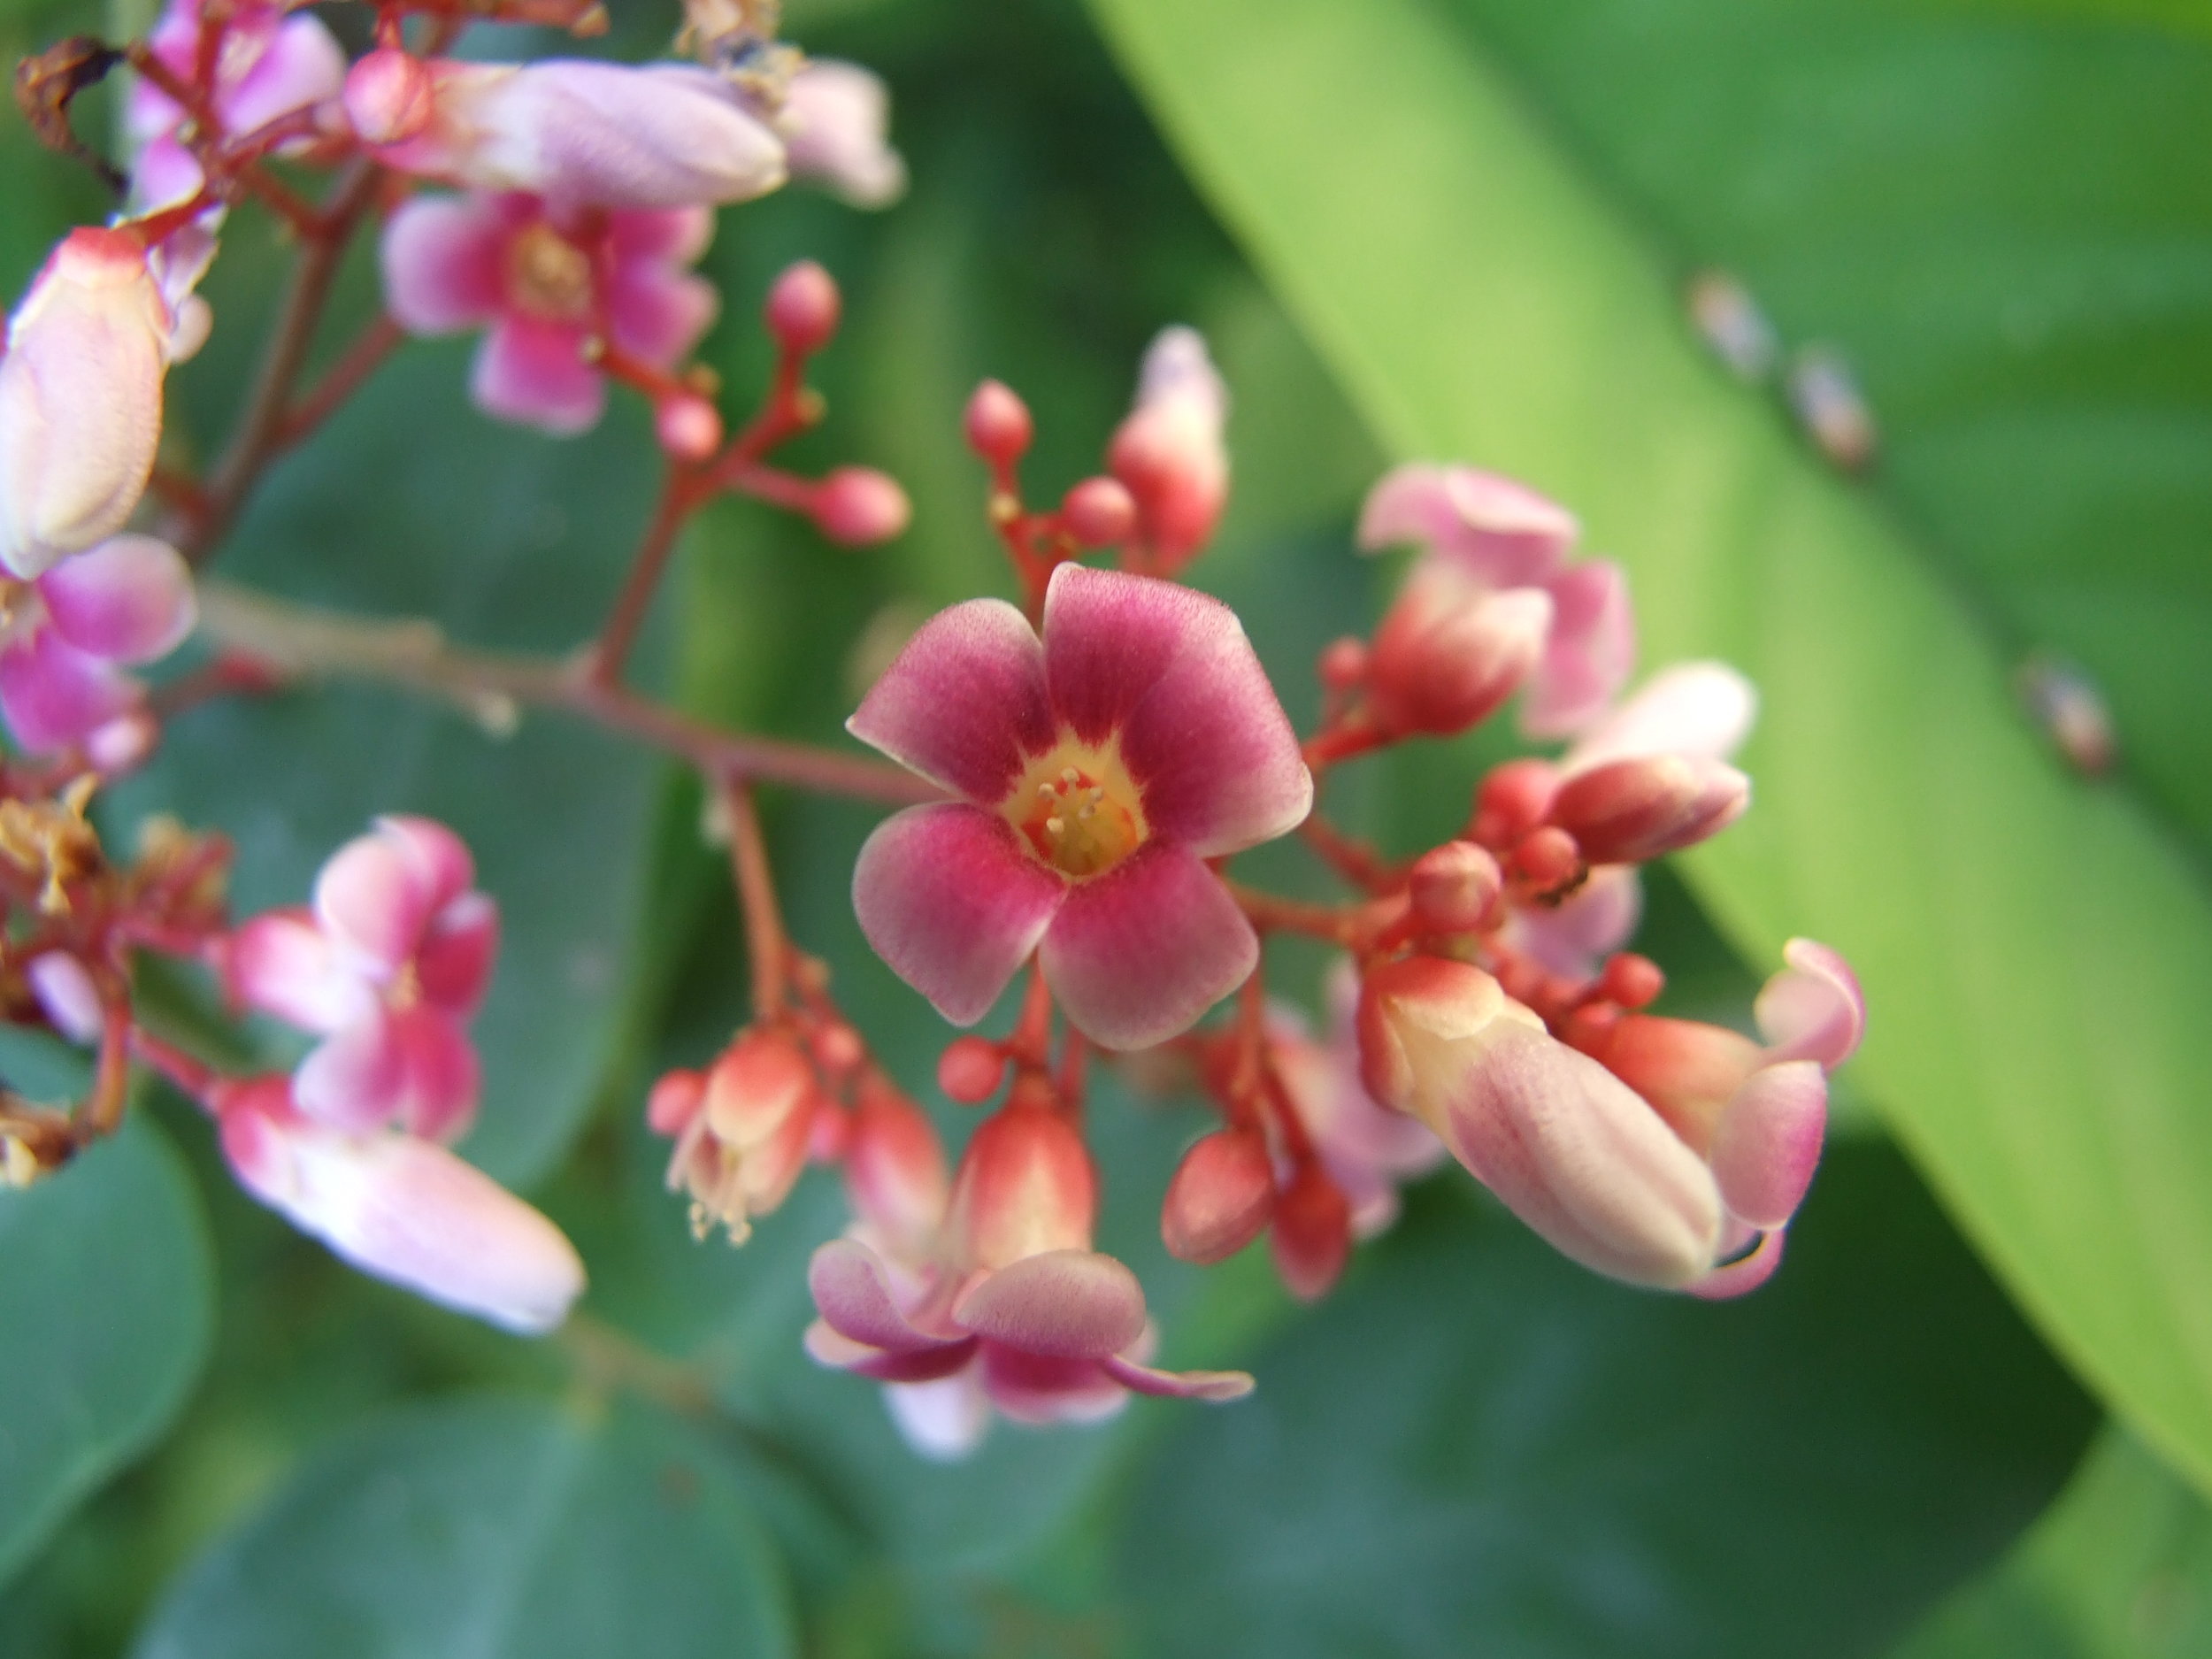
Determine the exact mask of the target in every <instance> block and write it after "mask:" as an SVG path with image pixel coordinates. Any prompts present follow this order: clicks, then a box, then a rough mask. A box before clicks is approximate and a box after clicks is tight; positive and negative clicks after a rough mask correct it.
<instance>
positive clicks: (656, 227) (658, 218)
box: [607, 207, 714, 265]
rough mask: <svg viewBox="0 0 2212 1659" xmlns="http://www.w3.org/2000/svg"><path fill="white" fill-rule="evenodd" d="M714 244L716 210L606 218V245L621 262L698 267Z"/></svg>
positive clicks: (688, 209)
mask: <svg viewBox="0 0 2212 1659" xmlns="http://www.w3.org/2000/svg"><path fill="white" fill-rule="evenodd" d="M713 240H714V210H713V209H712V208H710V207H677V208H667V209H663V210H659V211H628V212H617V213H610V214H608V215H607V242H608V245H609V246H610V247H611V248H612V249H613V250H614V257H615V258H616V259H617V261H618V262H622V263H627V262H628V261H631V260H634V259H645V260H651V261H653V262H654V263H656V264H659V265H693V264H695V263H696V262H697V260H698V258H699V256H700V255H701V254H703V253H704V252H706V250H707V246H708V244H709V243H710V242H713Z"/></svg>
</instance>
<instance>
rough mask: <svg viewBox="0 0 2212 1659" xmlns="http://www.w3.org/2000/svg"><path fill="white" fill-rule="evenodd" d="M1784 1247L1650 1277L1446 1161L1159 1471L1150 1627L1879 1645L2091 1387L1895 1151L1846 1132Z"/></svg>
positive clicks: (1282, 1643)
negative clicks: (1486, 1190) (2069, 1370)
mask: <svg viewBox="0 0 2212 1659" xmlns="http://www.w3.org/2000/svg"><path fill="white" fill-rule="evenodd" d="M1790 1256H1791V1260H1790V1262H1789V1263H1788V1265H1787V1270H1786V1271H1785V1272H1784V1273H1783V1274H1782V1275H1781V1276H1780V1277H1779V1278H1778V1279H1777V1280H1776V1281H1775V1282H1774V1284H1773V1285H1771V1286H1769V1287H1768V1288H1767V1289H1766V1290H1764V1291H1763V1292H1761V1293H1760V1294H1759V1295H1757V1296H1755V1297H1754V1298H1752V1299H1750V1300H1748V1301H1746V1302H1735V1303H1720V1304H1712V1305H1707V1304H1701V1303H1698V1302H1691V1301H1686V1300H1681V1299H1665V1298H1660V1297H1654V1296H1650V1295H1646V1294H1639V1293H1636V1292H1633V1291H1629V1290H1625V1289H1623V1288H1622V1287H1620V1286H1616V1285H1611V1284H1609V1283H1607V1282H1605V1281H1604V1280H1601V1279H1596V1278H1594V1277H1592V1276H1591V1275H1589V1274H1587V1273H1585V1272H1582V1271H1580V1270H1578V1269H1577V1268H1576V1267H1574V1266H1573V1265H1572V1264H1571V1263H1567V1262H1565V1261H1563V1260H1562V1259H1560V1258H1559V1257H1558V1256H1556V1255H1555V1254H1554V1253H1553V1252H1552V1251H1551V1250H1549V1249H1548V1248H1547V1247H1546V1246H1545V1245H1544V1244H1543V1243H1542V1242H1541V1241H1540V1240H1537V1239H1536V1238H1534V1237H1533V1236H1532V1234H1530V1233H1528V1232H1527V1231H1526V1229H1525V1228H1524V1227H1522V1226H1521V1225H1519V1224H1518V1223H1517V1222H1516V1221H1514V1220H1513V1219H1512V1218H1511V1217H1508V1216H1506V1215H1505V1214H1503V1212H1502V1211H1501V1210H1499V1209H1498V1208H1497V1207H1496V1206H1494V1205H1493V1204H1490V1203H1488V1202H1486V1201H1485V1200H1482V1199H1480V1198H1479V1197H1478V1196H1476V1195H1475V1194H1474V1193H1473V1189H1472V1188H1471V1185H1469V1184H1467V1183H1463V1182H1459V1181H1448V1182H1441V1183H1437V1184H1433V1185H1432V1186H1430V1187H1425V1188H1424V1189H1423V1190H1422V1192H1421V1194H1420V1202H1418V1203H1417V1205H1416V1206H1415V1207H1414V1208H1413V1209H1412V1210H1410V1211H1409V1214H1408V1217H1407V1219H1406V1221H1405V1223H1404V1224H1403V1225H1402V1227H1401V1229H1400V1230H1399V1231H1398V1232H1396V1233H1393V1234H1392V1235H1391V1236H1390V1237H1389V1238H1388V1239H1387V1240H1385V1241H1384V1242H1383V1243H1382V1244H1381V1245H1380V1246H1379V1247H1378V1248H1376V1249H1375V1251H1374V1252H1373V1255H1372V1259H1371V1263H1370V1264H1369V1266H1368V1269H1367V1271H1365V1272H1364V1273H1363V1274H1362V1275H1361V1276H1360V1277H1359V1278H1358V1279H1356V1280H1355V1282H1353V1283H1352V1284H1351V1285H1349V1286H1348V1287H1347V1288H1346V1289H1345V1290H1344V1291H1343V1292H1341V1293H1340V1294H1338V1295H1337V1296H1335V1297H1333V1298H1332V1299H1331V1300H1330V1301H1329V1302H1326V1303H1325V1304H1324V1305H1323V1306H1322V1308H1321V1309H1320V1310H1317V1312H1316V1313H1315V1315H1314V1316H1313V1317H1311V1318H1310V1319H1309V1320H1307V1321H1305V1322H1303V1323H1302V1324H1301V1325H1299V1326H1298V1327H1297V1328H1296V1329H1294V1331H1292V1332H1291V1333H1289V1334H1288V1335H1286V1337H1284V1338H1283V1339H1282V1340H1279V1341H1278V1342H1277V1343H1275V1344H1274V1345H1273V1346H1271V1348H1267V1349H1265V1350H1263V1352H1262V1353H1261V1354H1260V1355H1259V1356H1257V1357H1256V1361H1255V1363H1254V1369H1255V1370H1256V1372H1257V1374H1258V1376H1259V1379H1260V1386H1259V1391H1258V1393H1256V1394H1255V1395H1253V1397H1252V1398H1251V1399H1250V1400H1248V1401H1247V1402H1243V1403H1241V1404H1240V1405H1238V1406H1235V1407H1233V1408H1228V1409H1221V1410H1218V1411H1195V1410H1194V1411H1187V1412H1186V1413H1185V1415H1184V1417H1183V1420H1182V1421H1181V1422H1180V1423H1179V1425H1178V1432H1176V1433H1175V1434H1174V1435H1173V1437H1172V1438H1171V1439H1170V1440H1168V1441H1167V1442H1166V1443H1165V1444H1164V1446H1163V1447H1162V1448H1160V1450H1159V1452H1158V1454H1157V1455H1156V1457H1155V1458H1153V1459H1152V1460H1151V1461H1150V1463H1149V1464H1148V1468H1147V1470H1146V1472H1145V1474H1144V1477H1143V1478H1142V1479H1141V1480H1140V1481H1138V1482H1137V1483H1136V1485H1135V1486H1134V1489H1133V1492H1132V1493H1131V1494H1130V1499H1129V1503H1128V1508H1127V1511H1126V1513H1127V1517H1128V1518H1129V1521H1130V1522H1131V1524H1130V1525H1127V1526H1126V1527H1125V1532H1124V1541H1123V1545H1122V1549H1121V1567H1120V1577H1119V1584H1120V1588H1121V1590H1122V1593H1123V1594H1122V1598H1121V1605H1122V1608H1123V1610H1124V1612H1125V1615H1126V1616H1127V1617H1129V1618H1130V1619H1131V1620H1132V1621H1133V1623H1134V1624H1135V1625H1136V1627H1137V1630H1138V1632H1139V1633H1140V1640H1139V1641H1138V1643H1137V1644H1136V1645H1135V1646H1134V1647H1133V1651H1139V1652H1143V1653H1146V1654H1157V1655H1163V1656H1164V1659H1173V1656H1175V1655H1211V1654H1221V1653H1255V1654H1258V1653H1264V1654H1268V1655H1281V1656H1282V1659H1301V1656H1302V1655H1342V1654H1353V1653H1356V1654H1371V1655H1394V1654H1478V1653H1483V1654H1487V1653H1501V1654H1502V1653H1511V1654H1526V1655H1574V1659H1604V1656H1605V1655H1623V1659H1627V1656H1628V1655H1633V1656H1634V1659H1667V1656H1669V1655H1683V1656H1684V1659H1691V1656H1693V1655H1694V1659H1729V1656H1730V1655H1746V1656H1747V1659H1749V1656H1751V1655H1765V1654H1788V1655H1792V1659H1820V1656H1821V1655H1843V1654H1855V1653H1862V1652H1864V1651H1866V1650H1867V1649H1868V1648H1869V1647H1878V1646H1879V1645H1880V1644H1881V1642H1883V1641H1884V1640H1887V1639H1889V1638H1891V1637H1893V1635H1894V1634H1895V1633H1896V1632H1898V1631H1899V1630H1900V1629H1901V1628H1904V1627H1906V1626H1907V1625H1909V1624H1910V1623H1911V1622H1912V1621H1913V1620H1914V1619H1915V1617H1916V1616H1917V1615H1918V1614H1919V1613H1920V1612H1921V1611H1922V1609H1924V1608H1925V1607H1926V1606H1927V1605H1928V1604H1929V1603H1930V1602H1932V1601H1934V1600H1935V1598H1936V1597H1938V1596H1939V1595H1940V1594H1942V1593H1943V1592H1944V1591H1945V1590H1947V1588H1948V1587H1949V1586H1951V1585H1952V1584H1954V1583H1955V1582H1956V1581H1957V1580H1958V1579H1959V1578H1961V1577H1962V1576H1963V1575H1965V1574H1966V1573H1968V1572H1970V1571H1973V1570H1974V1569H1976V1568H1977V1567H1978V1566H1979V1565H1980V1564H1981V1563H1983V1562H1985V1561H1986V1560H1988V1559H1989V1558H1990V1557H1991V1556H1993V1555H1994V1554H1995V1553H1996V1552H1997V1551H1998V1550H1999V1549H2000V1548H2001V1547H2002V1545H2003V1544H2004V1543H2005V1542H2006V1540H2008V1538H2009V1537H2010V1536H2011V1534H2012V1533H2013V1532H2014V1531H2016V1529H2017V1528H2018V1527H2020V1526H2021V1525H2024V1523H2025V1522H2026V1520H2027V1519H2028V1517H2031V1516H2032V1515H2033V1514H2034V1513H2035V1512H2036V1510H2037V1509H2039V1508H2040V1507H2041V1506H2042V1504H2043V1503H2044V1502H2046V1501H2047V1498H2048V1497H2049V1496H2050V1494H2052V1493H2053V1492H2054V1491H2055V1489H2056V1488H2057V1486H2058V1485H2059V1483H2060V1482H2061V1481H2062V1479H2064V1477H2065V1474H2066V1471H2067V1470H2068V1468H2069V1467H2070V1464H2071V1463H2072V1461H2073V1459H2074V1456H2075V1455H2076V1453H2077V1451H2078V1448H2079V1446H2080V1444H2081V1442H2082V1440H2083V1438H2084V1437H2085V1434H2086V1433H2087V1432H2088V1429H2089V1427H2090V1421H2091V1417H2090V1411H2089V1409H2088V1402H2086V1401H2085V1399H2084V1398H2083V1396H2082V1395H2081V1394H2079V1393H2078V1390H2076V1389H2075V1387H2074V1386H2072V1384H2071V1383H2070V1381H2069V1380H2068V1379H2066V1377H2065V1375H2064V1374H2063V1373H2062V1371H2060V1370H2059V1369H2058V1367H2057V1366H2056V1365H2055V1363H2053V1362H2052V1361H2051V1359H2050V1358H2049V1356H2047V1354H2046V1353H2045V1352H2044V1350H2043V1349H2042V1348H2041V1347H2040V1345H2039V1344H2038V1343H2037V1341H2036V1340H2035V1339H2034V1337H2033V1336H2032V1334H2031V1333H2029V1332H2028V1330H2027V1329H2026V1328H2025V1327H2024V1325H2022V1324H2021V1323H2020V1322H2019V1320H2018V1318H2017V1317H2016V1316H2015V1315H2014V1313H2013V1312H2012V1310H2011V1309H2010V1308H2009V1307H2008V1306H2007V1304H2006V1302H2005V1301H2004V1299H2003V1297H2002V1296H2001V1294H1999V1293H1998V1292H1997V1290H1996V1288H1995V1286H1993V1285H1992V1284H1991V1283H1990V1282H1989V1280H1988V1279H1987V1278H1986V1277H1985V1274H1984V1273H1983V1271H1981V1269H1980V1268H1979V1266H1978V1264H1977V1263H1975V1261H1974V1260H1973V1258H1972V1256H1970V1255H1969V1254H1968V1253H1967V1252H1966V1251H1965V1250H1964V1249H1963V1248H1962V1247H1961V1245H1960V1243H1959V1241H1958V1240H1957V1238H1956V1237H1955V1235H1954V1234H1953V1233H1951V1231H1950V1230H1949V1228H1948V1227H1947V1225H1945V1223H1944V1221H1943V1218H1942V1217H1941V1215H1940V1214H1939V1212H1938V1211H1937V1210H1936V1209H1935V1208H1934V1206H1933V1205H1932V1203H1931V1202H1929V1200H1928V1198H1927V1195H1926V1194H1925V1193H1924V1190H1923V1189H1922V1188H1921V1187H1919V1185H1918V1183H1917V1182H1916V1181H1915V1180H1914V1179H1913V1177H1912V1175H1911V1173H1910V1171H1909V1169H1908V1168H1907V1167H1906V1166H1905V1165H1904V1164H1903V1163H1902V1161H1901V1159H1900V1158H1899V1157H1898V1156H1897V1155H1896V1154H1895V1153H1894V1152H1893V1151H1892V1150H1891V1149H1889V1148H1886V1147H1885V1146H1881V1145H1870V1144H1865V1143H1859V1144H1854V1145H1852V1146H1849V1147H1847V1148H1839V1149H1838V1150H1837V1151H1836V1152H1834V1153H1832V1155H1831V1156H1830V1158H1829V1160H1828V1163H1827V1165H1826V1166H1825V1167H1824V1169H1823V1171H1822V1172H1821V1179H1820V1183H1819V1185H1818V1187H1816V1190H1815V1192H1814V1194H1813V1197H1812V1201H1811V1202H1810V1203H1809V1205H1808V1207H1807V1210H1806V1212H1805V1215H1804V1217H1803V1220H1802V1223H1801V1225H1799V1226H1798V1227H1797V1228H1796V1229H1794V1230H1793V1234H1792V1243H1791V1247H1790ZM1351 1356H1356V1358H1353V1357H1351Z"/></svg>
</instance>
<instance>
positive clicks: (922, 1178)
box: [845, 1078, 952, 1256]
mask: <svg viewBox="0 0 2212 1659" xmlns="http://www.w3.org/2000/svg"><path fill="white" fill-rule="evenodd" d="M845 1190H846V1192H847V1194H849V1196H850V1197H851V1199H852V1205H853V1210H854V1212H855V1213H856V1215H858V1216H859V1217H860V1218H861V1219H862V1220H863V1221H865V1222H867V1223H868V1224H869V1225H871V1226H872V1227H874V1228H875V1229H876V1230H877V1231H878V1232H879V1233H881V1234H882V1235H883V1237H884V1239H885V1240H886V1241H887V1243H888V1244H889V1245H890V1247H891V1249H892V1251H893V1252H894V1253H895V1254H897V1255H902V1256H912V1255H915V1254H918V1252H919V1251H920V1250H921V1249H923V1248H925V1247H926V1244H927V1243H928V1240H930V1238H931V1237H932V1236H933V1234H934V1233H936V1231H937V1228H938V1225H939V1224H940V1223H941V1222H942V1221H943V1220H944V1218H945V1210H946V1206H947V1205H948V1204H949V1202H950V1201H951V1191H952V1181H951V1177H950V1175H949V1172H948V1171H947V1170H946V1168H945V1151H944V1148H943V1146H942V1145H941V1144H940V1143H939V1141H938V1139H937V1131H936V1128H935V1127H934V1126H933V1125H932V1124H931V1123H930V1121H929V1118H928V1116H927V1114H926V1113H925V1112H924V1111H923V1110H922V1109H921V1108H920V1107H919V1106H917V1105H916V1104H915V1103H914V1102H912V1101H910V1100H909V1099H907V1097H906V1096H905V1095H903V1094H901V1093H899V1091H898V1090H897V1089H895V1088H894V1087H891V1086H890V1085H889V1084H888V1083H887V1082H885V1081H884V1080H883V1079H880V1078H871V1079H868V1081H867V1082H866V1083H865V1084H864V1085H863V1086H862V1087H861V1090H860V1097H859V1099H858V1101H857V1102H855V1106H854V1111H853V1122H852V1134H851V1138H850V1140H849V1142H848V1143H847V1145H846V1148H845Z"/></svg>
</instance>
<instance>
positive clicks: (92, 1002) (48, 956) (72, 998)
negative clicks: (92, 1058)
mask: <svg viewBox="0 0 2212 1659" xmlns="http://www.w3.org/2000/svg"><path fill="white" fill-rule="evenodd" d="M23 977H24V978H25V979H27V980H28V981H29V982H30V987H31V995H33V996H35V997H36V998H37V999H38V1008H39V1012H40V1013H42V1014H43V1015H45V1016H46V1019H47V1023H48V1024H49V1025H52V1026H53V1028H54V1029H55V1030H56V1031H58V1032H59V1033H61V1034H62V1035H63V1036H65V1037H66V1038H68V1039H69V1041H72V1042H73V1043H78V1044H80V1045H82V1046H84V1047H87V1048H89V1047H90V1046H91V1045H92V1044H93V1043H96V1042H97V1041H99V1040H100V1033H102V1032H103V1031H104V1030H105V1029H106V1028H107V1017H106V1014H105V1012H104V1010H102V1008H101V1006H100V992H99V989H98V987H96V986H95V985H94V984H93V983H92V975H91V974H90V973H89V972H87V971H86V968H85V965H84V964H83V963H81V962H80V961H78V960H77V958H76V957H74V956H71V955H70V954H69V953H68V952H67V951H65V950H48V951H42V952H41V953H40V954H39V955H37V956H34V957H32V958H31V962H30V965H29V966H28V967H27V968H26V969H25V970H24V971H23Z"/></svg>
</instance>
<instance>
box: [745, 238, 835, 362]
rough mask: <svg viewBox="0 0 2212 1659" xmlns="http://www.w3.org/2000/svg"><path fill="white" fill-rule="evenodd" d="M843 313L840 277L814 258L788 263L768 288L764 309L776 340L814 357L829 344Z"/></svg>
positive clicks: (802, 355) (803, 355) (791, 350)
mask: <svg viewBox="0 0 2212 1659" xmlns="http://www.w3.org/2000/svg"><path fill="white" fill-rule="evenodd" d="M843 312H844V299H843V296H841V295H840V294H839V293H838V291H837V279H836V278H834V277H833V276H832V275H830V273H828V272H826V271H825V270H824V269H823V268H822V267H821V266H820V265H817V264H816V263H815V262H814V261H813V260H811V259H802V260H800V261H799V262H798V263H797V264H796V265H787V266H786V267H785V269H784V273H783V274H782V275H781V276H780V277H778V278H777V279H776V281H775V286H774V287H772V288H770V289H769V290H768V303H767V304H766V305H765V306H764V308H763V315H764V318H765V319H766V321H767V324H768V332H769V333H770V334H772V335H773V336H774V337H775V341H776V343H777V344H778V345H780V346H781V347H782V348H783V349H785V350H786V351H788V352H791V353H792V354H794V355H795V356H797V357H807V356H810V355H811V354H813V353H814V352H817V351H819V350H820V349H822V348H823V347H824V346H826V345H827V344H829V342H831V341H832V340H833V339H834V338H835V337H836V334H837V324H838V319H840V318H841V316H842V315H843Z"/></svg>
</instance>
